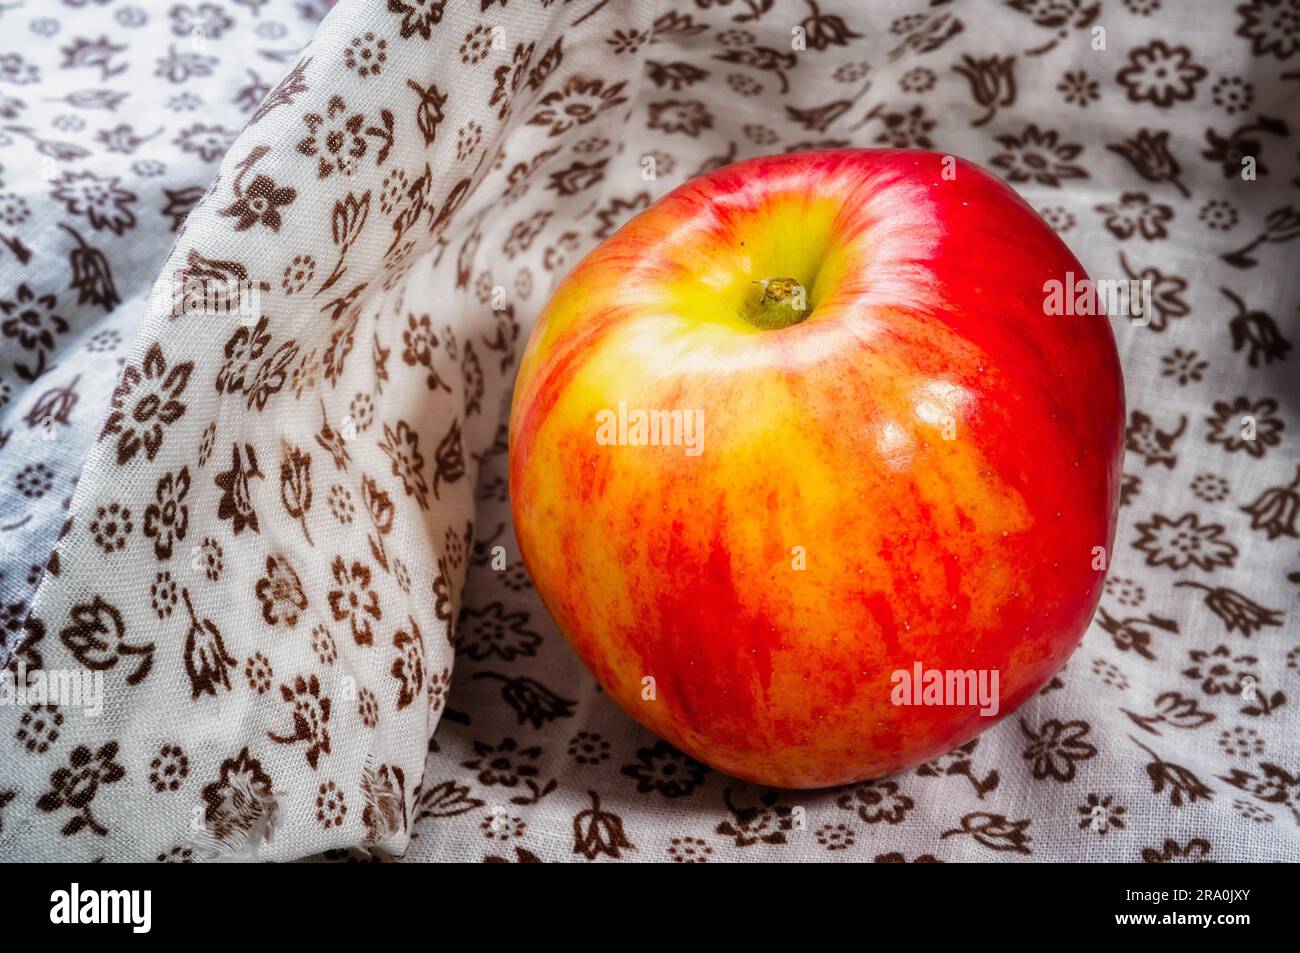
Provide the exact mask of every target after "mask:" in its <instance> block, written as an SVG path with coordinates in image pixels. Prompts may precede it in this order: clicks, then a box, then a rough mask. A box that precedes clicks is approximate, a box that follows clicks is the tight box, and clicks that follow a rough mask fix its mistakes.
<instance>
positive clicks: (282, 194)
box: [221, 175, 298, 232]
mask: <svg viewBox="0 0 1300 953" xmlns="http://www.w3.org/2000/svg"><path fill="white" fill-rule="evenodd" d="M297 197H298V190H297V189H291V188H288V187H280V186H277V185H276V184H275V180H274V179H272V178H271V177H270V176H269V175H257V176H254V177H253V181H252V184H250V185H249V186H248V188H247V189H246V190H245V191H244V192H243V193H242V194H240V195H239V196H238V197H237V198H236V199H235V201H234V202H232V203H231V204H230V205H229V206H227V207H226V208H223V209H222V210H221V214H222V215H226V216H230V217H232V218H238V219H239V220H238V221H237V222H235V231H237V232H242V231H246V230H248V229H250V228H252V227H253V226H254V225H265V226H266V227H267V228H269V229H270V230H271V231H273V232H278V231H279V230H280V225H281V218H280V209H282V208H284V207H285V206H286V205H290V204H292V203H293V201H294V200H295V199H296V198H297Z"/></svg>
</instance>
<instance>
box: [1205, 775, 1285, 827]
mask: <svg viewBox="0 0 1300 953" xmlns="http://www.w3.org/2000/svg"><path fill="white" fill-rule="evenodd" d="M1259 768H1260V771H1261V773H1262V775H1263V777H1260V776H1259V775H1256V774H1254V773H1253V772H1250V771H1243V770H1241V769H1240V768H1234V769H1233V770H1232V774H1231V775H1230V776H1228V777H1226V778H1222V779H1221V780H1223V781H1227V782H1228V783H1229V784H1231V785H1232V786H1233V787H1235V788H1240V789H1241V790H1242V791H1245V792H1246V793H1247V794H1250V795H1252V796H1254V797H1256V798H1258V799H1259V800H1261V801H1263V802H1265V803H1267V804H1284V805H1286V806H1287V807H1288V808H1290V810H1291V813H1292V814H1293V815H1294V816H1295V819H1296V824H1297V825H1300V774H1294V775H1293V774H1291V773H1290V772H1289V771H1286V770H1284V769H1282V768H1280V767H1278V766H1277V765H1276V764H1271V763H1269V762H1268V761H1261V762H1260V763H1259Z"/></svg>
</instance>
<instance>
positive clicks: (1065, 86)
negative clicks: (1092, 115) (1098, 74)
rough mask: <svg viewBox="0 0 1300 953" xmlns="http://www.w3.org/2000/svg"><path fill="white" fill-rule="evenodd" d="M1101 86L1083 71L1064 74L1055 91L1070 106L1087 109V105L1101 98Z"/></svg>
mask: <svg viewBox="0 0 1300 953" xmlns="http://www.w3.org/2000/svg"><path fill="white" fill-rule="evenodd" d="M1100 90H1101V85H1100V84H1099V83H1098V82H1097V81H1096V80H1095V79H1091V78H1090V77H1089V76H1088V74H1087V73H1085V72H1084V71H1083V70H1071V71H1069V72H1066V73H1065V74H1064V75H1063V76H1062V77H1061V81H1060V82H1059V83H1057V84H1056V91H1057V92H1058V93H1060V94H1061V97H1062V98H1063V99H1064V100H1065V101H1066V103H1067V104H1069V105H1071V106H1078V107H1079V108H1080V109H1087V108H1088V104H1089V103H1093V102H1096V101H1097V100H1098V99H1100V98H1101V92H1100Z"/></svg>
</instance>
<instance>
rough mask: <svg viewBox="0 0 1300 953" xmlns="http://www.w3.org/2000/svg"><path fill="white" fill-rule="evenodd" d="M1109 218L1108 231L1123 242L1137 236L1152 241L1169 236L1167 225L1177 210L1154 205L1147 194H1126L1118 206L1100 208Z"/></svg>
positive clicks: (1098, 207)
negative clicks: (1139, 235)
mask: <svg viewBox="0 0 1300 953" xmlns="http://www.w3.org/2000/svg"><path fill="white" fill-rule="evenodd" d="M1096 209H1097V211H1098V212H1101V214H1102V215H1104V216H1106V227H1107V228H1108V229H1110V232H1111V234H1112V235H1114V236H1115V237H1116V238H1119V239H1125V238H1130V237H1132V236H1133V235H1134V234H1141V236H1142V237H1143V238H1145V239H1147V240H1148V241H1149V240H1151V239H1155V238H1164V237H1165V236H1166V235H1168V234H1169V232H1168V230H1167V229H1166V228H1165V223H1166V222H1168V221H1169V220H1170V219H1172V218H1173V217H1174V210H1173V209H1172V208H1170V207H1169V206H1168V205H1165V204H1164V203H1163V202H1152V201H1151V196H1149V195H1147V194H1146V193H1145V192H1125V193H1124V194H1123V195H1121V196H1120V199H1119V201H1118V202H1114V203H1111V204H1106V205H1098V206H1096Z"/></svg>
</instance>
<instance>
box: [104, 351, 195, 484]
mask: <svg viewBox="0 0 1300 953" xmlns="http://www.w3.org/2000/svg"><path fill="white" fill-rule="evenodd" d="M193 370H194V362H193V361H184V362H182V363H180V364H176V365H174V366H172V367H171V368H168V366H167V359H166V358H165V357H164V356H163V352H162V347H161V346H160V345H159V343H158V342H157V341H155V342H154V343H153V344H151V345H149V350H148V351H147V352H146V353H145V356H144V361H143V362H142V363H141V365H140V366H139V367H136V366H135V365H134V364H128V365H127V366H126V367H125V368H123V369H122V376H121V377H120V378H119V379H118V383H117V386H116V387H114V388H113V395H112V397H111V398H110V399H109V407H110V408H111V411H112V412H111V413H110V414H109V415H108V420H107V421H105V423H104V429H103V430H102V431H100V434H99V439H100V440H103V439H104V438H105V437H108V436H110V435H113V434H116V435H117V438H118V439H117V463H118V466H125V465H126V464H128V463H130V462H131V460H132V459H134V458H135V455H136V454H137V453H139V452H140V450H141V449H142V448H143V450H144V455H145V458H146V459H148V460H153V458H154V457H155V456H157V455H158V448H159V447H161V446H162V442H163V432H164V431H163V428H164V427H168V426H170V425H172V424H174V423H176V421H177V420H179V419H180V418H181V416H182V415H183V414H184V413H185V404H183V403H181V401H180V398H181V396H182V395H183V394H184V393H185V387H186V385H187V384H188V383H189V380H190V374H191V373H192V372H193Z"/></svg>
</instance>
